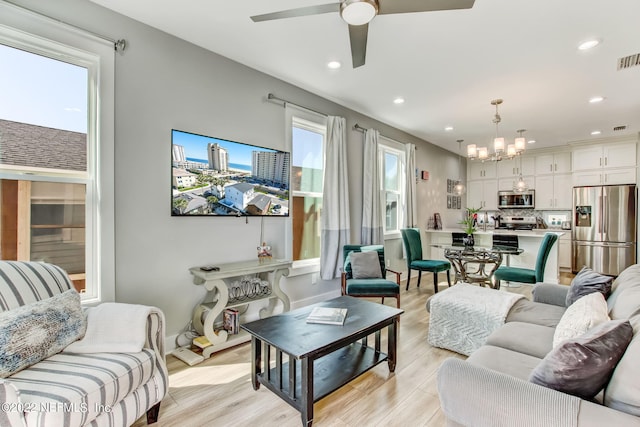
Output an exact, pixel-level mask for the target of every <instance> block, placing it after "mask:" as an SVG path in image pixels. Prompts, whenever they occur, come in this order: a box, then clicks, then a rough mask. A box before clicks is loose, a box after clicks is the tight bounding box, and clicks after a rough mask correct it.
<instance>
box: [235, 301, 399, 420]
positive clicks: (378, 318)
mask: <svg viewBox="0 0 640 427" xmlns="http://www.w3.org/2000/svg"><path fill="white" fill-rule="evenodd" d="M316 306H322V307H337V308H346V309H347V317H346V319H345V322H344V325H342V326H336V325H323V324H312V323H306V318H307V316H308V315H309V313H310V312H311V310H312V309H313V307H316ZM403 312H404V310H400V309H397V308H392V307H389V306H385V305H381V304H377V303H373V302H369V301H366V300H362V299H358V298H353V297H349V296H342V297H338V298H334V299H331V300H328V301H324V302H321V303H318V304H313V305H310V306H307V307H303V308H300V309H297V310H293V311H289V312H286V313H282V314H278V315H276V316H272V317H268V318H266V319H261V320H256V321H254V322H249V323H245V324H243V325H242V326H241V328H242V329H244V330H246V331H247V332H249V334H251V355H252V358H253V361H252V363H251V382H252V385H253V388H254V390H258V389H259V388H260V384H264V386H265V387H267V388H268V389H269V390H271V391H272V392H274V393H275V394H276V395H278V396H280V398H282V399H283V400H284V401H285V402H287V403H288V404H290V405H291V406H293V407H294V408H296V409H297V410H298V411H300V414H301V417H302V425H303V426H311V424H312V422H313V403H314V402H316V401H318V400H320V399H322V398H323V397H324V396H326V395H328V394H329V393H331V392H333V391H334V390H337V389H338V388H340V387H342V386H343V385H345V384H346V383H348V382H349V381H351V380H353V379H354V378H356V377H358V376H359V375H361V374H363V373H364V372H366V371H368V370H369V369H371V368H373V367H374V366H376V365H377V364H379V363H382V362H384V361H385V360H386V361H387V363H388V365H389V371H391V372H393V371H394V370H395V367H396V357H397V356H396V344H397V339H398V321H399V319H400V315H401V314H402V313H403ZM384 328H387V347H388V348H387V353H386V354H385V353H383V352H381V350H380V338H381V331H382V330H383V329H384ZM371 334H375V339H374V341H375V344H374V346H373V347H370V346H369V345H368V342H367V337H368V336H369V335H371ZM272 347H273V349H274V350H275V352H274V354H273V356H274V358H275V359H274V362H275V366H274V367H273V368H271V362H272V359H271V357H272V351H271V348H272ZM283 354H286V355H287V356H288V361H286V362H284V363H283ZM263 367H264V372H263Z"/></svg>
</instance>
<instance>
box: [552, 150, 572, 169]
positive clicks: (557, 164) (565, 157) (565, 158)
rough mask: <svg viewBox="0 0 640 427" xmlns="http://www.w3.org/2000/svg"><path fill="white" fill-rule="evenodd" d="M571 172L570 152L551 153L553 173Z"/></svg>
mask: <svg viewBox="0 0 640 427" xmlns="http://www.w3.org/2000/svg"><path fill="white" fill-rule="evenodd" d="M569 172H571V153H555V154H554V155H553V173H569Z"/></svg>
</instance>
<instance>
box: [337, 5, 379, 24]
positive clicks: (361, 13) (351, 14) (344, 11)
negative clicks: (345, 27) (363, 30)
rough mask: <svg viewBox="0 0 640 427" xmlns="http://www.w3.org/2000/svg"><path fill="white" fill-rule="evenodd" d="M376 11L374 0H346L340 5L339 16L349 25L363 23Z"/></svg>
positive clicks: (376, 6) (373, 15)
mask: <svg viewBox="0 0 640 427" xmlns="http://www.w3.org/2000/svg"><path fill="white" fill-rule="evenodd" d="M377 13H378V5H377V3H376V2H375V1H374V0H346V1H345V2H343V3H342V4H341V5H340V16H342V19H344V20H345V22H346V23H347V24H349V25H364V24H368V23H369V22H371V20H372V19H373V18H374V17H375V16H376V14H377Z"/></svg>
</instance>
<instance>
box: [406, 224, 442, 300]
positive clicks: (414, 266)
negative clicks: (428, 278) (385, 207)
mask: <svg viewBox="0 0 640 427" xmlns="http://www.w3.org/2000/svg"><path fill="white" fill-rule="evenodd" d="M400 233H402V243H403V244H404V251H405V252H406V256H407V274H408V277H407V289H406V290H407V291H408V290H409V283H410V282H411V270H416V271H417V272H418V287H420V280H421V279H422V272H423V271H429V272H431V273H433V289H434V291H435V292H436V293H437V292H438V273H439V272H441V271H446V272H447V283H449V286H451V272H450V270H451V263H450V262H449V261H443V260H439V259H422V240H421V239H420V230H419V229H417V228H403V229H402V230H400Z"/></svg>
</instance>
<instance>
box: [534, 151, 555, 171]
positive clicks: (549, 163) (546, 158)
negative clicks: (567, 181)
mask: <svg viewBox="0 0 640 427" xmlns="http://www.w3.org/2000/svg"><path fill="white" fill-rule="evenodd" d="M535 167H536V175H547V174H550V173H553V154H540V155H538V156H536V164H535Z"/></svg>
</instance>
